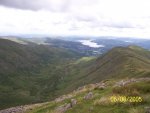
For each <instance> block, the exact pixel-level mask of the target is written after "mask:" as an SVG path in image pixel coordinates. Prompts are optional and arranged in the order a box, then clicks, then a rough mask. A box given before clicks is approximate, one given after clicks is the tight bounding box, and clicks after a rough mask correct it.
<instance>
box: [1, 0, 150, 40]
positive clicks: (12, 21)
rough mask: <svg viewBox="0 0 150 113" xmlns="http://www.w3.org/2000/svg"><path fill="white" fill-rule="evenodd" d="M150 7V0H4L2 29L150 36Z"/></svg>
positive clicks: (14, 32)
mask: <svg viewBox="0 0 150 113" xmlns="http://www.w3.org/2000/svg"><path fill="white" fill-rule="evenodd" d="M149 11H150V1H149V0H0V33H1V34H8V35H9V34H46V35H83V36H125V37H126V36H128V37H141V38H149V37H150V12H149Z"/></svg>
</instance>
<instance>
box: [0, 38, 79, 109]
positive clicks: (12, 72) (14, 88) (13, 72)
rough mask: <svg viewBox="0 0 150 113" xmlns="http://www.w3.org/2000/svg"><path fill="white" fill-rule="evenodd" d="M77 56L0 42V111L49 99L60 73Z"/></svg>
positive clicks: (40, 47) (56, 50) (3, 40)
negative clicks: (61, 68) (60, 69)
mask: <svg viewBox="0 0 150 113" xmlns="http://www.w3.org/2000/svg"><path fill="white" fill-rule="evenodd" d="M78 57H80V54H78V53H75V52H72V51H68V50H66V49H59V48H55V47H48V46H45V45H36V44H32V45H22V44H19V43H15V42H13V41H9V40H5V39H0V109H2V108H5V107H10V106H16V105H20V104H25V103H31V102H40V101H44V100H47V97H48V99H51V98H52V97H54V96H55V95H54V94H53V90H55V89H56V84H57V83H58V81H59V77H60V76H63V72H61V71H57V70H59V68H60V67H63V66H65V65H67V63H68V62H71V61H72V60H74V59H77V58H78Z"/></svg>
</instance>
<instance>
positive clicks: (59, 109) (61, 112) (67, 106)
mask: <svg viewBox="0 0 150 113" xmlns="http://www.w3.org/2000/svg"><path fill="white" fill-rule="evenodd" d="M76 104H77V100H76V99H71V103H68V104H67V103H66V104H64V105H62V106H59V107H57V108H56V110H55V111H56V113H64V112H65V111H67V110H68V109H70V108H72V107H73V106H74V105H76Z"/></svg>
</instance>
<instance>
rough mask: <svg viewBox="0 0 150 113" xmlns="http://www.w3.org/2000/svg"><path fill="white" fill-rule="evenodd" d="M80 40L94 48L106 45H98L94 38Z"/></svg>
mask: <svg viewBox="0 0 150 113" xmlns="http://www.w3.org/2000/svg"><path fill="white" fill-rule="evenodd" d="M79 42H81V43H82V44H83V45H87V46H89V47H93V48H99V47H104V45H98V44H97V43H95V42H92V40H79Z"/></svg>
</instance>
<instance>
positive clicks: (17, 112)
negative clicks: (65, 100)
mask: <svg viewBox="0 0 150 113" xmlns="http://www.w3.org/2000/svg"><path fill="white" fill-rule="evenodd" d="M44 104H47V102H45V103H39V104H32V105H23V106H17V107H12V108H8V109H4V110H1V111H0V113H24V112H26V111H30V110H32V109H33V108H35V107H39V106H42V105H44Z"/></svg>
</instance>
